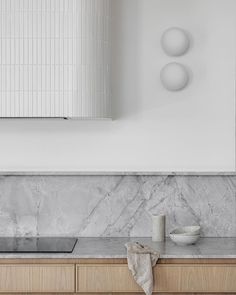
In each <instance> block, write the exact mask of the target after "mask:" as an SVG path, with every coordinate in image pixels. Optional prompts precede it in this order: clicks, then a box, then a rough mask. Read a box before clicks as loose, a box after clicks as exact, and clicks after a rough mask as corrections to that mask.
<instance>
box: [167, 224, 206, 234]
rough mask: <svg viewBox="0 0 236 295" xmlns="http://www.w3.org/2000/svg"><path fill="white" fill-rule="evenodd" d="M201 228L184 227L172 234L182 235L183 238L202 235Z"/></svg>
mask: <svg viewBox="0 0 236 295" xmlns="http://www.w3.org/2000/svg"><path fill="white" fill-rule="evenodd" d="M200 230H201V227H200V226H183V227H179V228H176V229H175V230H173V231H172V232H171V233H170V234H174V235H182V236H195V235H200Z"/></svg>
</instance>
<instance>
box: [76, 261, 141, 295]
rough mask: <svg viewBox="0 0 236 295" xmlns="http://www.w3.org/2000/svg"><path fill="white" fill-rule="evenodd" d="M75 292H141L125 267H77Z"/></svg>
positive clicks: (117, 265)
mask: <svg viewBox="0 0 236 295" xmlns="http://www.w3.org/2000/svg"><path fill="white" fill-rule="evenodd" d="M76 290H77V292H85V293H86V292H90V293H93V292H95V293H96V292H98V293H104V292H107V293H109V292H142V289H141V288H140V287H139V286H138V285H137V284H136V283H135V281H134V279H133V277H132V275H131V273H130V271H129V269H128V267H127V265H120V264H113V265H105V264H104V265H101V264H100V265H98V264H97V265H79V266H77V285H76Z"/></svg>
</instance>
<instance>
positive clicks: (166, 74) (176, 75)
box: [161, 63, 189, 91]
mask: <svg viewBox="0 0 236 295" xmlns="http://www.w3.org/2000/svg"><path fill="white" fill-rule="evenodd" d="M161 81H162V84H163V86H164V87H165V88H166V89H167V90H169V91H179V90H182V89H184V88H185V87H186V86H187V85H188V81H189V73H188V71H187V69H186V68H185V67H184V66H183V65H182V64H179V63H169V64H167V65H166V66H165V67H164V68H163V69H162V70H161Z"/></svg>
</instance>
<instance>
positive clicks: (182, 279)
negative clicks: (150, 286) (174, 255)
mask: <svg viewBox="0 0 236 295" xmlns="http://www.w3.org/2000/svg"><path fill="white" fill-rule="evenodd" d="M154 281H155V283H154V290H155V291H158V292H199V293H201V292H208V293H209V292H211V293H214V292H218V293H223V292H236V266H235V265H206V264H205V265H160V266H158V267H155V270H154Z"/></svg>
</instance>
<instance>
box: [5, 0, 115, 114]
mask: <svg viewBox="0 0 236 295" xmlns="http://www.w3.org/2000/svg"><path fill="white" fill-rule="evenodd" d="M0 18H1V26H0V117H1V118H25V117H27V118H30V117H32V118H58V117H59V118H63V117H67V118H68V117H69V118H88V119H90V118H101V119H103V118H110V117H111V97H110V96H111V95H110V81H109V79H110V78H109V77H110V33H109V23H110V0H47V1H45V0H30V1H28V0H0Z"/></svg>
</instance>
